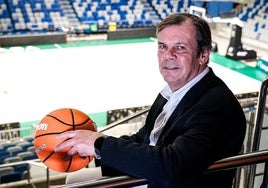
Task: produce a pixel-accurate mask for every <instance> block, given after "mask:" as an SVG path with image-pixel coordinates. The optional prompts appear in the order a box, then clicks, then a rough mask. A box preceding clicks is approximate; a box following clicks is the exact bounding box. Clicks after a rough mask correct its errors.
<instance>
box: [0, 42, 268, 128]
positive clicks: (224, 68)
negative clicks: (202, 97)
mask: <svg viewBox="0 0 268 188" xmlns="http://www.w3.org/2000/svg"><path fill="white" fill-rule="evenodd" d="M156 48H157V45H156V41H155V39H154V38H148V39H129V40H121V41H120V40H119V41H97V42H96V41H95V42H91V41H86V42H76V43H70V44H54V45H40V46H38V47H37V48H36V47H16V48H12V49H11V48H10V49H9V50H7V51H5V52H1V53H0V59H1V62H0V103H1V105H0V123H7V122H29V121H36V120H40V119H41V118H42V117H43V116H44V115H46V114H47V113H49V112H50V111H52V110H55V109H58V108H63V107H67V108H69V107H70V108H76V109H79V110H81V111H83V112H85V113H88V114H93V113H99V112H106V111H108V110H114V109H121V108H129V107H139V106H147V105H151V104H152V102H153V101H154V99H155V97H156V96H157V94H158V92H159V91H160V90H161V89H162V88H163V86H164V85H165V82H164V81H163V80H162V77H161V75H160V73H159V71H158V62H157V51H156V50H157V49H156ZM210 66H211V67H212V68H213V69H214V71H215V73H216V74H217V75H218V76H219V77H221V78H222V79H223V80H224V81H225V82H226V83H227V85H228V86H229V87H230V88H231V90H232V91H233V92H234V93H235V94H240V93H248V92H255V91H258V90H259V88H260V84H261V79H262V78H264V77H265V75H264V74H262V73H260V72H257V73H256V70H253V69H252V67H250V66H248V65H246V64H244V63H241V62H236V61H233V60H230V59H229V60H228V59H227V58H225V57H222V56H219V55H216V54H214V55H213V54H212V56H211V62H210ZM244 70H246V72H245V71H244ZM248 70H249V71H248ZM243 71H244V72H243ZM252 71H253V72H252ZM247 73H249V74H247Z"/></svg>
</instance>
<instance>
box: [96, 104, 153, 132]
mask: <svg viewBox="0 0 268 188" xmlns="http://www.w3.org/2000/svg"><path fill="white" fill-rule="evenodd" d="M149 109H150V107H147V108H145V109H143V110H140V111H138V112H136V113H135V114H133V115H129V116H127V117H124V118H122V119H119V120H117V121H115V122H113V123H110V124H109V125H107V126H105V128H103V129H101V130H99V132H105V131H107V130H109V129H111V128H113V127H116V126H118V125H120V124H122V123H125V122H127V121H129V120H131V119H133V118H135V117H138V116H140V115H143V114H145V113H147V112H148V111H149Z"/></svg>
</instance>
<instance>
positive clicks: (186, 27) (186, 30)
mask: <svg viewBox="0 0 268 188" xmlns="http://www.w3.org/2000/svg"><path fill="white" fill-rule="evenodd" d="M194 36H195V27H194V25H193V23H192V22H191V21H190V20H186V21H184V22H182V23H180V24H173V25H169V26H167V27H165V28H164V29H163V30H161V31H160V32H159V33H158V40H159V41H161V40H164V39H170V40H174V39H180V40H183V39H185V40H189V39H193V40H195V37H194Z"/></svg>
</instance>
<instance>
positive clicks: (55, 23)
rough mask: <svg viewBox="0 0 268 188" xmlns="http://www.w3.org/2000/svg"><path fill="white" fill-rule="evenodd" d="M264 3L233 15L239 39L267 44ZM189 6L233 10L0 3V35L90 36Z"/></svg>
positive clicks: (139, 3) (141, 3)
mask: <svg viewBox="0 0 268 188" xmlns="http://www.w3.org/2000/svg"><path fill="white" fill-rule="evenodd" d="M267 2H268V1H267V0H256V1H255V2H254V3H252V4H248V5H247V6H245V7H244V8H243V9H242V10H241V11H239V12H238V13H237V14H236V16H237V17H239V18H240V19H241V20H242V21H243V22H245V25H244V27H245V29H244V33H243V36H247V37H252V38H254V39H260V40H263V41H265V42H268V33H267V32H268V31H267V27H268V26H267V23H266V22H265V20H266V19H267V15H268V3H267ZM191 5H195V6H202V7H205V8H206V10H207V15H208V17H217V16H220V15H221V14H222V13H225V12H231V11H233V9H234V3H232V2H206V3H204V1H191V0H189V1H176V0H152V1H147V0H130V1H124V0H100V1H99V0H87V1H85V0H61V1H59V0H36V1H32V0H0V23H1V24H0V31H2V33H0V34H2V35H15V34H32V33H34V34H35V33H47V32H51V31H53V32H66V31H67V32H70V28H75V29H73V30H71V32H73V31H75V32H77V30H79V32H85V33H90V32H95V31H99V30H100V31H103V30H104V31H107V30H109V25H110V24H114V23H115V24H116V27H117V28H119V29H120V28H137V27H151V26H155V25H156V24H157V23H159V21H160V20H161V19H163V18H164V17H166V16H167V15H168V14H170V13H172V12H183V11H186V10H187V8H189V7H190V6H191ZM66 28H67V29H66ZM77 28H78V29H77Z"/></svg>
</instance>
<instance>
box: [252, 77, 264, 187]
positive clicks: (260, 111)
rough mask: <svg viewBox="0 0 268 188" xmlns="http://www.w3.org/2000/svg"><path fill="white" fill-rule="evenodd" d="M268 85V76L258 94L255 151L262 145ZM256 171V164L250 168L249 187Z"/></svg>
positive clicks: (254, 134)
mask: <svg viewBox="0 0 268 188" xmlns="http://www.w3.org/2000/svg"><path fill="white" fill-rule="evenodd" d="M267 87H268V77H266V78H265V80H264V81H263V82H262V84H261V88H260V92H259V96H258V103H257V110H256V119H255V126H254V128H253V140H252V150H251V151H253V152H254V151H258V150H259V146H260V139H261V131H262V124H263V116H264V111H265V105H266V95H267ZM255 173H256V165H251V166H250V169H249V181H248V185H247V186H248V188H252V187H253V186H254V179H255Z"/></svg>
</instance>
